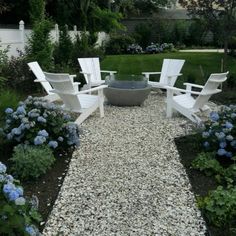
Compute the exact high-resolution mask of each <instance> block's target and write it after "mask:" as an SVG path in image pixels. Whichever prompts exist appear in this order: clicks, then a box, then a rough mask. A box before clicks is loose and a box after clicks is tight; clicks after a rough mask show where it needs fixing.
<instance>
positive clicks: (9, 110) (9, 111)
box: [5, 107, 13, 114]
mask: <svg viewBox="0 0 236 236" xmlns="http://www.w3.org/2000/svg"><path fill="white" fill-rule="evenodd" d="M5 113H6V114H11V113H13V109H12V108H10V107H8V108H7V109H6V110H5Z"/></svg>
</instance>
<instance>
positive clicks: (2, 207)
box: [0, 162, 41, 236]
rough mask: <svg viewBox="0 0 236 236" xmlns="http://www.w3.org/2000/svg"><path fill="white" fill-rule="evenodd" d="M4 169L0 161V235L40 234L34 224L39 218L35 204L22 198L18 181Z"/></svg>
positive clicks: (21, 190)
mask: <svg viewBox="0 0 236 236" xmlns="http://www.w3.org/2000/svg"><path fill="white" fill-rule="evenodd" d="M6 171H7V168H6V166H5V165H4V164H3V163H1V162H0V216H1V220H0V235H2V236H7V235H8V236H15V235H22V236H23V235H24V236H29V235H40V234H39V230H38V229H37V227H36V226H35V223H38V222H39V221H40V220H41V217H40V215H39V214H38V212H37V206H35V205H32V203H33V202H32V201H29V199H26V198H24V191H23V188H22V187H21V186H20V185H19V181H17V180H15V179H14V178H13V177H12V176H11V175H8V174H7V173H6Z"/></svg>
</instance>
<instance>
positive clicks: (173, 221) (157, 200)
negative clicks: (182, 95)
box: [44, 93, 205, 236]
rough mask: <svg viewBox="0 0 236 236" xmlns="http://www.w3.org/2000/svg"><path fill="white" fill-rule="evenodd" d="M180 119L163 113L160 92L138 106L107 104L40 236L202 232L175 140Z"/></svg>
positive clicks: (86, 133) (89, 129) (192, 235)
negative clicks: (42, 235)
mask: <svg viewBox="0 0 236 236" xmlns="http://www.w3.org/2000/svg"><path fill="white" fill-rule="evenodd" d="M185 123H186V120H184V119H183V118H175V119H166V118H165V103H164V96H162V95H160V94H157V93H155V94H151V95H150V96H149V98H148V100H147V101H146V102H145V103H144V105H143V106H141V107H126V108H124V107H114V106H106V107H105V118H103V119H101V118H98V113H96V114H95V115H93V116H91V117H90V118H89V119H88V120H86V121H85V122H84V123H83V125H82V126H81V128H82V130H83V134H82V135H81V146H80V147H79V148H78V150H76V151H75V152H74V155H73V158H72V160H71V164H70V168H69V171H68V173H67V176H66V178H65V180H64V183H63V186H62V188H61V192H60V194H59V197H58V199H57V201H56V203H55V206H54V208H53V211H52V213H51V215H50V217H49V220H48V222H47V224H46V227H45V229H44V235H48V236H51V235H70V236H72V235H78V236H79V235H82V236H84V235H86V236H87V235H89V236H93V235H94V236H95V235H96V236H112V235H117V236H126V235H127V236H145V235H156V236H159V235H160V236H167V235H168V236H170V235H174V236H198V235H204V233H205V223H204V221H203V219H202V217H201V214H200V212H199V210H198V209H197V207H196V204H195V198H194V195H193V193H192V192H191V190H190V184H189V180H188V178H187V175H186V173H185V170H184V168H183V166H182V164H181V163H180V161H179V159H178V152H177V150H176V147H175V144H174V140H173V139H174V137H176V136H178V135H183V134H184V132H185V130H184V129H183V128H181V127H183V124H185ZM190 151H191V150H190Z"/></svg>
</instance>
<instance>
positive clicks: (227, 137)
mask: <svg viewBox="0 0 236 236" xmlns="http://www.w3.org/2000/svg"><path fill="white" fill-rule="evenodd" d="M226 140H227V141H230V142H231V141H233V140H234V137H233V136H232V135H227V136H226Z"/></svg>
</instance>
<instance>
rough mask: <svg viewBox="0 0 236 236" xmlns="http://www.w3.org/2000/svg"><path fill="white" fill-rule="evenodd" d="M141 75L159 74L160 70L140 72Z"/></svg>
mask: <svg viewBox="0 0 236 236" xmlns="http://www.w3.org/2000/svg"><path fill="white" fill-rule="evenodd" d="M142 74H143V75H160V74H161V72H142Z"/></svg>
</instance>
